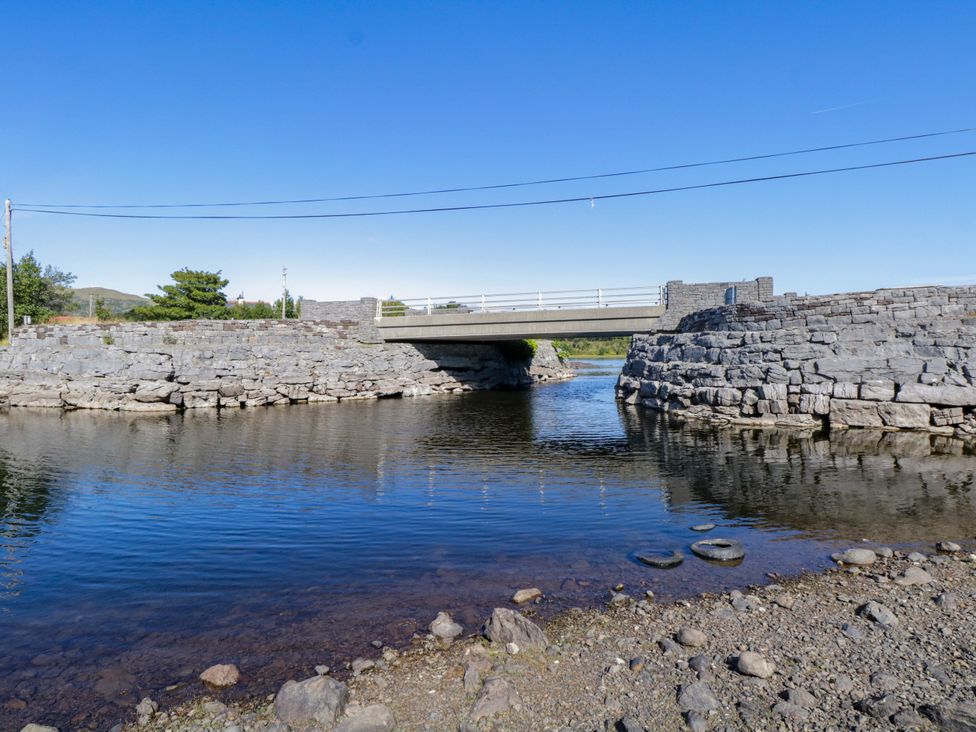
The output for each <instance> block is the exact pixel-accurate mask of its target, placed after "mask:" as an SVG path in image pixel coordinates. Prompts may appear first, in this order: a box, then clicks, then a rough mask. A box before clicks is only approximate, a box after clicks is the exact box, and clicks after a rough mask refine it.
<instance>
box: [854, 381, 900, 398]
mask: <svg viewBox="0 0 976 732" xmlns="http://www.w3.org/2000/svg"><path fill="white" fill-rule="evenodd" d="M894 398H895V382H894V381H888V380H886V379H871V380H870V381H865V382H863V383H862V384H861V399H864V400H866V401H871V402H890V401H892V400H893V399H894Z"/></svg>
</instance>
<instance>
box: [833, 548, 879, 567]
mask: <svg viewBox="0 0 976 732" xmlns="http://www.w3.org/2000/svg"><path fill="white" fill-rule="evenodd" d="M831 559H833V560H834V561H835V562H837V563H838V564H853V565H856V566H864V565H868V564H874V563H875V562H876V561H878V555H877V554H875V553H874V551H872V550H871V549H860V548H853V549H848V550H846V551H843V552H838V553H836V554H832V555H831Z"/></svg>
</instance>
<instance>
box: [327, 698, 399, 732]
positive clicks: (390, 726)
mask: <svg viewBox="0 0 976 732" xmlns="http://www.w3.org/2000/svg"><path fill="white" fill-rule="evenodd" d="M395 729H396V718H395V717H394V716H393V712H392V711H391V710H390V708H389V707H387V706H385V705H383V704H371V705H370V706H368V707H363V708H362V709H360V710H359V711H357V712H356V714H355V715H353V714H351V713H350V715H349V716H348V717H346V718H345V719H344V720H342V722H341V723H340V724H339V725H338V726H336V727H334V728H333V730H332V732H393V731H394V730H395Z"/></svg>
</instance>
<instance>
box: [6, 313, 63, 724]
mask: <svg viewBox="0 0 976 732" xmlns="http://www.w3.org/2000/svg"><path fill="white" fill-rule="evenodd" d="M14 312H16V311H14ZM20 732H58V728H57V727H49V726H47V725H46V724H35V723H33V722H31V723H30V724H28V725H27V726H26V727H23V728H22V729H21V730H20Z"/></svg>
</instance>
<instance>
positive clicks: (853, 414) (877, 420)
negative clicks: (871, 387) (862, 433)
mask: <svg viewBox="0 0 976 732" xmlns="http://www.w3.org/2000/svg"><path fill="white" fill-rule="evenodd" d="M830 423H831V424H832V425H833V424H835V423H836V424H838V425H843V426H847V427H883V426H884V422H882V421H881V415H880V414H878V402H867V401H861V400H859V399H836V398H835V399H831V401H830Z"/></svg>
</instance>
